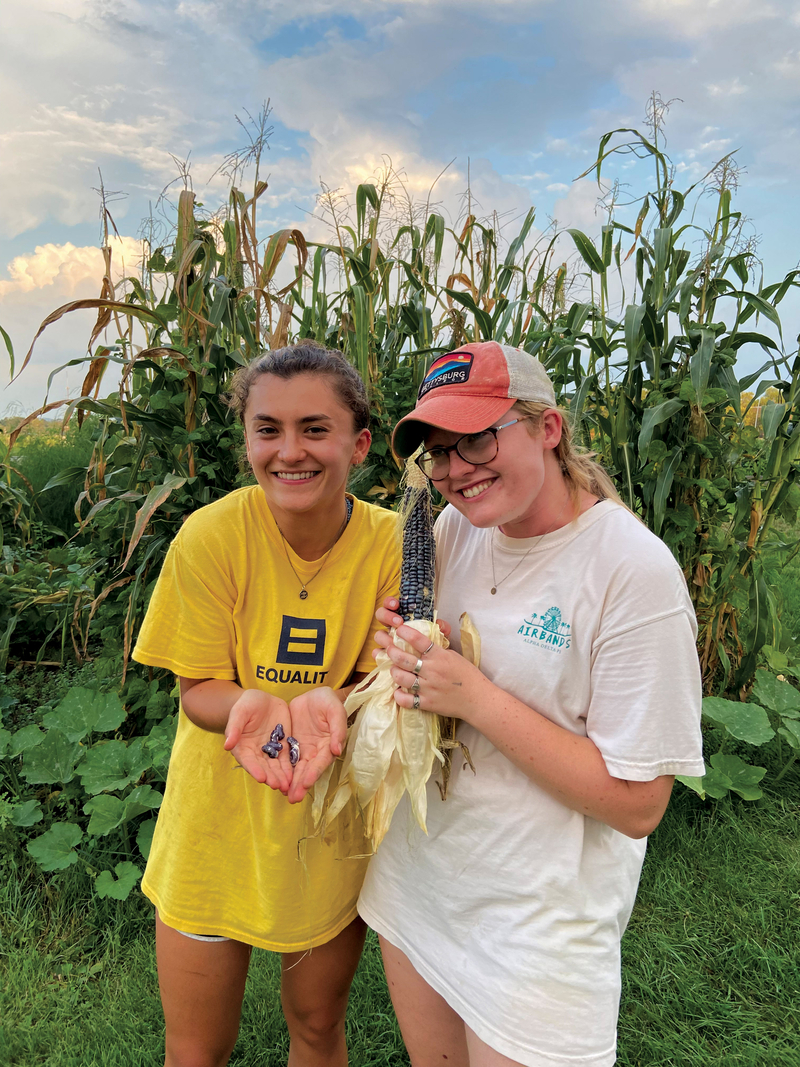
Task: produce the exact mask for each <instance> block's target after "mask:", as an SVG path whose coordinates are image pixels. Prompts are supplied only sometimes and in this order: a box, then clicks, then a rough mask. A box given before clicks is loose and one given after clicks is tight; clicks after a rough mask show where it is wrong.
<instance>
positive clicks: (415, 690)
mask: <svg viewBox="0 0 800 1067" xmlns="http://www.w3.org/2000/svg"><path fill="white" fill-rule="evenodd" d="M410 691H411V692H412V693H413V694H414V695H415V696H416V695H417V693H418V692H419V677H417V678H415V679H414V681H413V682H412V683H411V690H410Z"/></svg>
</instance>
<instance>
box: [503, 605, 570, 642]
mask: <svg viewBox="0 0 800 1067" xmlns="http://www.w3.org/2000/svg"><path fill="white" fill-rule="evenodd" d="M517 634H519V635H520V636H521V637H522V639H523V641H524V642H525V644H526V645H538V646H542V647H544V648H547V649H549V650H550V651H551V652H557V653H561V652H565V651H566V650H567V649H568V648H569V647H570V645H571V643H572V627H571V626H570V624H569V623H568V622H564V621H563V620H562V618H561V609H560V608H556V607H552V608H548V609H547V611H545V612H544V613H543V614H541V615H538V614H537V613H536V612H535V611H534V612H532V613H531V616H530V618H529V619H525V620H524V622H523V623H522V625H521V626H520V628H519V629H518V630H517Z"/></svg>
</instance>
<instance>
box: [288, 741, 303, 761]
mask: <svg viewBox="0 0 800 1067" xmlns="http://www.w3.org/2000/svg"><path fill="white" fill-rule="evenodd" d="M286 743H287V745H288V746H289V762H290V763H291V765H292V766H293V767H294V766H296V765H297V761H298V760H299V759H300V745H299V744H298V742H297V738H296V737H287V738H286Z"/></svg>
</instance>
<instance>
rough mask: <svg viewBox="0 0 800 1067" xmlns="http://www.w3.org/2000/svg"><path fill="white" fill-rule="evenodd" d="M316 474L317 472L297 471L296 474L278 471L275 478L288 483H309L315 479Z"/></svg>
mask: <svg viewBox="0 0 800 1067" xmlns="http://www.w3.org/2000/svg"><path fill="white" fill-rule="evenodd" d="M316 473H317V472H316V471H297V472H296V473H291V472H289V471H276V472H275V476H276V477H277V478H280V479H281V480H282V481H286V482H307V481H308V479H309V478H313V477H314V476H315V475H316Z"/></svg>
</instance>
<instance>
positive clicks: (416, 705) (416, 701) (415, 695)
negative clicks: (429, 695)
mask: <svg viewBox="0 0 800 1067" xmlns="http://www.w3.org/2000/svg"><path fill="white" fill-rule="evenodd" d="M419 705H420V699H419V695H418V694H417V693H415V694H414V710H415V711H419Z"/></svg>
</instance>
